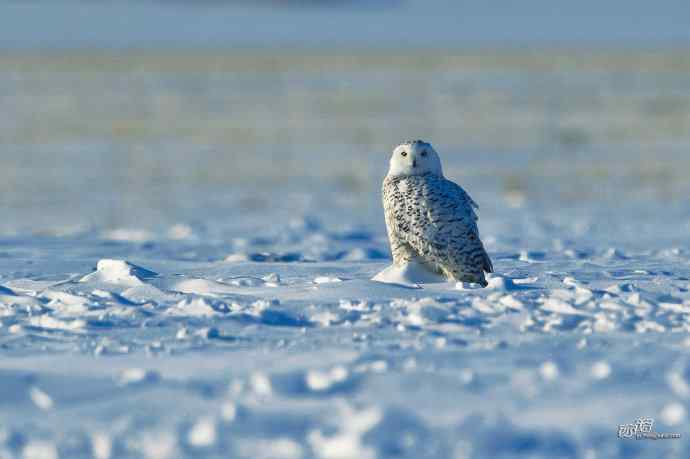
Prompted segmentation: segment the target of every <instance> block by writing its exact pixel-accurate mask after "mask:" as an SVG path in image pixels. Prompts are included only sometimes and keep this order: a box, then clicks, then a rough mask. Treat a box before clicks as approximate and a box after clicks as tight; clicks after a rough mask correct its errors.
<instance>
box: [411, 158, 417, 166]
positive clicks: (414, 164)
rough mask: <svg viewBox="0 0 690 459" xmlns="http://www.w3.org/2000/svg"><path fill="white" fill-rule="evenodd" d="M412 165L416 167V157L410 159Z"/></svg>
mask: <svg viewBox="0 0 690 459" xmlns="http://www.w3.org/2000/svg"><path fill="white" fill-rule="evenodd" d="M412 167H417V160H416V159H413V160H412Z"/></svg>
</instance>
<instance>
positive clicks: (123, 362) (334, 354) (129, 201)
mask: <svg viewBox="0 0 690 459" xmlns="http://www.w3.org/2000/svg"><path fill="white" fill-rule="evenodd" d="M123 53H124V57H121V59H123V61H122V62H127V59H129V58H128V57H127V55H126V52H123ZM487 53H488V51H487ZM631 53H633V52H632V51H631ZM199 54H200V55H196V54H194V55H193V56H187V57H186V58H184V59H182V58H180V59H181V60H180V61H178V60H177V57H176V56H177V55H176V54H174V53H172V54H171V55H170V56H168V57H160V56H156V55H155V52H152V53H151V54H146V55H145V56H144V58H141V59H140V60H137V61H136V62H138V63H137V64H136V65H135V66H133V67H132V68H134V70H117V69H118V68H121V67H122V68H124V67H126V68H127V69H130V67H129V65H124V64H122V63H121V62H120V61H119V59H120V57H118V58H117V59H114V60H113V61H109V62H111V64H112V65H111V67H113V69H111V68H110V67H108V66H104V68H103V70H102V71H100V70H99V71H98V72H91V71H88V72H85V71H81V70H79V69H77V70H74V71H72V68H71V67H70V66H71V65H91V64H85V63H83V62H82V61H81V60H80V59H82V58H79V59H76V60H77V61H78V62H82V63H81V64H79V63H78V62H77V63H76V64H65V63H61V61H59V60H51V59H57V58H55V57H51V56H48V55H45V56H41V57H40V59H39V58H36V59H38V60H32V59H31V58H28V57H27V58H26V59H27V61H26V62H25V61H18V62H17V65H7V66H5V65H3V66H0V67H1V68H2V69H11V70H8V71H5V70H0V85H1V86H2V88H3V94H4V95H6V96H7V97H5V98H4V99H3V101H2V103H3V105H2V106H3V110H0V130H2V135H3V138H5V137H4V135H5V134H11V136H10V137H12V136H14V137H12V138H15V140H16V145H15V144H14V143H12V142H14V141H10V142H6V143H4V144H3V152H6V153H1V154H0V156H2V167H0V177H1V178H2V180H0V187H1V188H2V189H1V190H0V199H2V203H1V204H2V206H1V207H2V215H3V219H2V221H1V222H0V457H2V458H3V459H4V458H5V457H7V458H12V459H15V458H21V459H23V458H25V457H37V458H38V457H40V458H60V459H63V458H87V457H95V458H98V459H120V458H161V459H163V458H185V457H233V458H271V459H274V458H286V459H293V458H294V459H296V458H302V459H309V458H348V459H349V458H351V457H357V458H366V457H370V458H386V459H387V458H398V457H400V458H443V459H445V458H494V457H495V458H505V457H533V458H581V457H582V458H594V457H596V458H609V457H610V458H618V459H622V458H627V457H636V458H647V457H649V458H655V457H690V454H689V452H690V438H689V437H688V435H687V431H688V430H687V427H688V425H689V419H690V418H689V416H690V415H689V413H690V358H689V356H688V350H689V349H690V338H688V336H689V332H690V250H688V247H690V238H689V236H688V234H689V233H688V221H689V219H690V217H689V216H690V203H689V202H688V199H687V197H688V196H690V181H688V180H687V171H688V170H690V161H689V160H688V158H689V157H688V155H687V151H688V143H687V142H686V141H685V140H682V139H681V140H678V138H674V139H671V138H667V136H668V133H669V132H670V131H672V130H673V129H674V128H673V126H684V124H682V123H683V122H686V120H687V113H688V108H687V107H689V105H688V101H687V98H686V99H683V98H682V97H677V98H675V97H674V98H671V99H673V100H668V101H667V97H668V94H679V95H682V94H688V91H687V85H688V83H687V81H688V79H687V72H686V71H685V67H687V65H685V64H683V62H682V60H679V59H669V64H668V68H665V70H664V71H663V72H656V71H655V70H654V68H655V67H654V66H655V65H657V64H655V62H657V60H656V59H658V60H659V61H661V60H663V59H664V58H663V56H664V55H663V54H661V55H657V54H656V52H655V53H650V54H649V55H647V54H644V55H641V56H640V60H641V61H640V62H642V64H639V65H643V66H645V67H644V68H643V71H639V72H636V71H634V70H635V69H638V70H640V69H639V68H638V67H635V66H636V65H638V64H636V63H635V62H636V61H635V59H636V56H637V55H635V54H634V53H633V54H631V56H632V57H626V56H627V54H626V55H625V56H619V57H620V59H622V62H620V61H617V60H616V59H612V60H609V59H606V58H603V57H596V58H587V57H578V58H577V59H582V62H583V66H582V67H583V68H584V69H585V70H578V69H575V67H576V66H574V65H573V66H572V68H569V69H570V70H572V71H567V72H560V71H554V69H555V67H554V63H555V62H560V59H561V56H560V54H558V53H557V54H555V55H554V57H552V58H543V59H546V60H541V59H542V57H541V55H536V54H535V55H530V56H529V57H528V59H527V61H526V63H525V64H524V66H522V65H519V66H515V65H516V64H513V63H512V62H513V57H511V56H512V54H510V53H508V56H507V57H501V56H494V55H491V54H487V56H484V55H483V54H482V53H478V54H477V55H476V56H470V57H467V56H465V57H463V56H458V57H457V62H458V63H454V62H455V61H454V60H453V59H455V58H453V59H450V60H449V59H447V58H446V57H444V58H443V59H441V58H436V57H434V56H433V55H425V57H424V62H429V69H428V70H426V69H420V70H419V71H420V73H419V75H417V74H414V77H412V76H410V73H409V65H410V64H409V61H408V59H407V57H405V58H403V57H398V58H391V57H386V56H383V55H381V56H379V55H375V58H372V57H371V56H369V57H367V56H364V57H361V58H357V59H354V58H353V59H352V63H348V62H349V60H348V59H345V60H343V62H340V61H338V62H339V64H338V65H333V66H332V67H333V68H334V69H335V70H328V69H327V67H330V66H331V63H333V62H334V61H333V60H331V59H335V58H331V57H328V58H325V57H324V58H322V59H326V61H319V60H318V59H317V58H313V57H304V58H303V59H304V61H302V58H299V59H293V58H289V57H283V56H277V57H276V58H275V60H273V58H271V59H267V58H261V59H260V58H255V57H251V56H250V55H249V54H248V55H247V56H242V57H241V58H240V57H237V59H239V62H238V63H235V60H234V59H235V57H233V56H223V55H214V54H209V56H210V57H209V56H206V57H205V56H204V55H202V54H204V53H199ZM88 56H91V55H88ZM118 56H119V54H118ZM492 56H493V57H492ZM645 56H646V57H645ZM379 58H381V59H379ZM0 59H3V63H5V62H8V61H7V59H9V60H12V59H15V58H12V56H5V57H2V58H0ZM16 59H18V58H16ZM43 59H46V60H48V61H49V62H51V64H50V65H49V66H48V67H50V66H55V68H52V67H50V68H46V67H44V65H48V64H41V62H42V60H43ZM99 59H100V57H99ZM185 59H189V60H190V61H186V60H185ZM253 59H258V61H254V60H253ZM396 59H399V61H400V62H401V64H396V62H398V61H397V60H396ZM514 59H515V60H516V61H518V62H519V59H522V58H519V57H515V58H514ZM549 59H552V60H549ZM648 59H652V61H649V60H648ZM379 60H382V63H381V64H379ZM12 62H15V61H12ZM70 62H72V60H70ZM99 62H100V61H99ZM119 62H120V63H119ZM190 62H191V63H190ZM324 62H326V64H324ZM578 62H579V61H578ZM650 62H651V63H650ZM269 64H270V65H269ZM398 65H403V66H404V70H402V71H401V69H400V68H399V67H398ZM484 65H486V66H487V67H482V66H484ZM683 65H685V67H683ZM197 66H198V67H197ZM274 66H275V68H277V69H278V71H274ZM300 66H304V67H305V68H306V70H305V69H304V68H301V67H300ZM371 66H373V67H371ZM609 66H612V67H609ZM676 66H680V67H676ZM499 67H500V71H498V70H497V69H499ZM577 67H579V66H577ZM176 68H180V69H182V71H179V72H177V71H176V70H174V69H176ZM677 68H680V69H681V70H674V69H677ZM67 69H70V71H66V70H67ZM236 69H242V71H235V70H236ZM262 69H263V70H262ZM266 69H269V70H266ZM322 70H323V71H322ZM329 72H331V73H329ZM674 72H678V73H674ZM343 75H345V76H346V77H347V78H345V79H343ZM343 81H347V82H348V84H347V85H343ZM602 81H604V83H602ZM350 82H351V84H352V85H353V88H349V85H350ZM660 82H661V83H660ZM239 86H241V87H242V88H244V89H245V90H246V91H236V90H235V89H236V88H237V87H239ZM124 87H127V91H122V88H124ZM267 87H269V88H270V89H271V90H269V91H266V88H267ZM400 87H405V88H407V89H406V90H408V91H410V100H411V101H412V103H413V105H414V107H415V108H414V110H401V109H400V104H399V97H400V91H399V88H400ZM536 87H538V88H539V91H540V94H542V93H541V91H544V92H543V96H544V97H532V96H533V95H534V93H533V91H535V89H534V88H536ZM200 88H201V89H203V88H208V91H207V90H206V89H204V90H203V91H202V90H201V89H200ZM313 88H321V89H319V90H318V91H317V93H314V92H313V91H316V89H313ZM389 88H390V89H389ZM420 88H421V89H420ZM130 89H131V91H130ZM362 91H364V93H365V94H364V96H362V97H361V100H360V99H359V98H357V97H355V96H357V95H361V92H362ZM368 91H370V92H368ZM530 91H532V92H530ZM568 91H574V92H568ZM666 91H667V92H666ZM629 93H632V95H631V97H628V96H629ZM130 94H131V95H130ZM314 94H316V95H314ZM230 95H232V97H231V100H228V99H227V98H226V96H227V97H230ZM297 95H299V97H297ZM3 97H4V96H3ZM332 97H335V99H333V98H332ZM190 101H193V102H190ZM417 101H419V102H420V103H419V104H417ZM452 101H457V105H455V102H452ZM540 101H541V102H540ZM197 103H198V106H197ZM350 103H352V104H353V105H352V106H350V105H349V104H350ZM204 104H206V105H204ZM343 104H345V106H343ZM358 104H361V107H366V112H365V113H364V114H367V116H360V115H362V114H363V113H362V112H361V111H362V110H364V109H362V108H359V109H358V108H357V106H359V105H358ZM511 104H512V105H511ZM542 104H543V105H542ZM621 104H623V105H621ZM625 104H627V105H625ZM665 104H667V105H665ZM684 104H685V105H684ZM68 106H69V107H72V106H73V107H74V109H75V110H76V112H75V113H73V114H72V113H67V114H66V113H65V107H68ZM7 107H9V108H7ZM175 107H178V108H175ZM204 107H206V108H204ZM226 107H227V108H226ZM230 107H231V108H230ZM372 107H375V108H377V109H381V110H383V111H384V112H383V113H382V114H381V115H380V116H379V115H376V116H373V115H372V113H371V112H370V110H373V108H372ZM386 107H391V108H389V109H386ZM684 107H685V108H684ZM209 108H212V110H207V109H209ZM252 109H256V110H255V111H252ZM118 110H121V111H118ZM138 110H141V112H139V111H138ZM351 110H352V111H351ZM357 110H360V112H357ZM386 110H388V111H386ZM561 110H562V111H563V113H562V114H561V113H560V111H561ZM652 112H653V114H650V113H652ZM676 112H677V113H678V114H676V115H674V113H676ZM43 113H48V114H50V115H51V116H49V117H48V118H50V119H53V120H61V121H60V122H59V123H58V122H57V121H53V123H54V125H51V124H50V123H47V124H48V125H45V124H44V123H40V122H37V121H36V120H37V119H38V118H36V117H37V116H39V115H40V119H41V120H43V119H44V116H43ZM142 113H145V114H146V116H145V117H143V119H139V118H141V117H140V116H139V115H141V114H142ZM210 113H216V114H217V116H218V118H212V117H210V115H209V114H210ZM15 114H17V116H15ZM36 114H39V115H36ZM476 114H482V116H475V115H476ZM506 114H509V116H508V115H506ZM523 114H524V116H523ZM207 115H208V116H207ZM240 115H241V116H240ZM369 115H372V116H369ZM214 116H216V115H214ZM675 116H677V117H678V118H673V117H675ZM264 117H266V118H269V119H268V120H266V119H264ZM657 118H658V119H657ZM70 120H71V121H70ZM123 120H131V123H132V125H129V124H127V125H126V126H124V127H123V126H121V124H122V123H124V121H123ZM416 120H433V123H431V124H434V125H436V123H438V126H437V127H434V128H429V129H431V130H430V132H429V134H428V135H429V136H430V137H431V138H430V139H429V140H431V141H433V142H434V144H435V145H437V146H438V149H439V151H440V153H441V155H442V157H443V159H444V162H445V164H444V166H445V170H446V171H447V174H448V175H449V176H450V177H451V178H453V179H455V180H457V181H458V182H460V183H461V184H462V185H463V187H464V188H465V189H467V190H468V191H469V192H470V193H471V195H472V196H473V198H474V199H475V200H476V201H477V202H478V203H479V205H480V210H479V217H480V219H479V228H480V233H481V236H482V240H483V241H484V242H485V244H486V247H487V250H488V252H489V253H490V255H491V257H492V260H493V262H494V266H495V269H496V273H494V274H492V275H490V276H488V278H487V280H488V282H489V285H488V287H487V288H480V287H479V286H478V285H472V284H462V283H455V282H448V281H447V280H446V279H443V278H440V277H439V276H435V275H433V274H431V273H429V272H428V271H426V270H424V269H423V267H420V266H418V265H417V266H415V265H414V264H412V265H407V266H401V267H396V266H391V260H390V253H389V249H388V246H387V241H386V233H385V226H384V222H383V211H382V209H381V203H380V181H381V178H382V176H383V174H384V173H385V171H386V162H387V151H386V149H387V148H389V146H388V144H390V143H391V142H395V141H398V140H399V139H398V137H401V136H403V135H404V136H407V135H408V134H409V135H411V134H412V132H413V131H415V127H416V128H419V131H420V134H419V135H420V136H421V135H427V134H424V133H425V132H427V131H425V129H426V128H424V127H423V126H422V125H421V124H414V123H418V122H419V123H422V121H416ZM654 120H656V121H654ZM671 120H675V121H674V122H670V121H671ZM63 121H64V123H63ZM68 121H69V122H68ZM426 122H427V121H423V123H426ZM118 123H119V124H118ZM137 123H141V124H137ZM243 123H246V124H243ZM281 123H282V124H281ZM487 123H488V124H487ZM541 123H546V124H541ZM548 123H552V124H553V125H551V124H548ZM621 123H623V124H621ZM628 123H630V125H628ZM15 124H16V125H17V126H19V127H21V129H19V128H17V129H15V128H13V127H12V126H15ZM175 126H184V127H185V128H184V129H180V130H179V131H180V132H181V133H182V134H181V133H180V132H178V130H177V129H174V127H175ZM258 126H260V127H261V129H259V128H258ZM396 126H400V128H396ZM668 126H670V127H668ZM626 127H627V128H626ZM78 129H84V130H85V132H84V133H81V131H80V132H79V133H77V134H74V135H73V134H71V133H72V132H73V131H74V130H78ZM565 129H571V130H572V129H576V130H578V129H579V130H582V132H583V134H582V136H583V137H585V139H586V140H585V141H584V143H582V144H578V146H572V145H571V146H564V145H562V144H561V143H559V141H558V140H557V139H559V138H561V137H559V136H561V134H562V131H563V130H565ZM114 130H117V132H118V134H117V135H114V134H113V135H111V134H107V135H106V134H103V133H104V132H107V133H110V132H113V131H114ZM676 130H677V131H678V132H680V131H682V129H676ZM578 132H579V131H578ZM683 132H684V131H683ZM259 134H260V135H259ZM72 135H73V136H72ZM679 135H680V134H679ZM70 136H72V137H70ZM348 136H349V137H348ZM34 137H35V139H34ZM341 137H342V138H344V139H345V140H342V143H338V142H341V141H339V140H335V139H340V138H341ZM621 137H624V139H623V140H621ZM402 138H404V137H402ZM32 139H33V140H32ZM304 139H308V141H307V140H304ZM366 139H373V140H371V143H367V142H368V141H367V140H366ZM553 139H556V140H553ZM617 139H618V140H617ZM312 141H313V143H312ZM482 142H484V143H482ZM535 142H536V143H535ZM683 142H686V143H683ZM343 158H347V160H346V161H344V160H343ZM29 164H30V165H31V166H30V167H29V166H28V165H29ZM642 416H645V417H647V416H648V417H652V418H654V420H655V424H654V429H655V430H656V431H658V432H661V433H664V432H668V433H674V432H677V433H681V434H683V436H682V438H680V439H676V440H659V441H654V442H652V441H643V440H640V441H637V440H635V441H624V440H621V439H618V438H617V437H616V432H617V427H618V425H620V424H628V423H633V422H635V420H636V419H638V418H640V417H642Z"/></svg>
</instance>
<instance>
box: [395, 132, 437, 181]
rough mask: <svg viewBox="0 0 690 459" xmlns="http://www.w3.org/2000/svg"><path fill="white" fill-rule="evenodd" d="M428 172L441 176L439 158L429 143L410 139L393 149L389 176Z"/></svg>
mask: <svg viewBox="0 0 690 459" xmlns="http://www.w3.org/2000/svg"><path fill="white" fill-rule="evenodd" d="M428 173H431V174H434V175H438V176H441V177H443V170H442V168H441V158H439V157H438V153H436V150H434V147H432V146H431V144H430V143H426V142H424V141H422V140H412V141H408V142H403V143H401V144H400V145H398V146H397V147H395V149H393V156H391V161H390V168H389V169H388V175H389V176H392V177H405V176H410V175H422V174H428Z"/></svg>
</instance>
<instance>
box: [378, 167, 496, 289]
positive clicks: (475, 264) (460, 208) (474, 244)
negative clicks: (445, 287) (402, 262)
mask: <svg viewBox="0 0 690 459" xmlns="http://www.w3.org/2000/svg"><path fill="white" fill-rule="evenodd" d="M389 188H391V187H389ZM389 193H392V194H393V196H391V197H392V198H393V199H389V200H388V201H389V203H388V206H389V207H391V209H389V210H388V212H389V213H390V214H391V217H392V218H390V220H391V224H392V226H393V228H392V229H393V231H395V233H396V234H397V236H398V237H400V238H401V239H403V240H404V241H405V242H406V243H407V244H409V245H410V246H411V247H412V248H413V249H414V250H415V251H416V252H417V253H418V254H419V255H420V256H421V257H422V258H424V259H425V260H426V261H428V262H431V263H433V264H435V265H437V266H438V267H439V268H441V269H442V270H443V271H446V272H447V273H448V274H452V275H453V277H455V278H456V279H458V280H467V281H472V282H478V283H481V284H485V283H486V281H485V279H484V274H483V273H484V271H486V272H493V266H492V263H491V259H490V258H489V255H488V254H487V253H486V250H485V249H484V246H483V244H482V242H481V240H480V239H479V230H478V228H477V214H476V212H475V209H476V208H478V206H477V204H476V203H475V202H474V201H473V200H472V198H470V196H469V195H468V194H467V193H466V192H465V190H463V189H462V187H460V186H459V185H457V184H455V183H453V182H451V181H449V180H446V179H444V178H442V177H437V176H429V175H424V176H412V177H407V178H404V179H401V180H399V181H398V182H397V183H394V184H393V187H392V188H391V189H390V191H389Z"/></svg>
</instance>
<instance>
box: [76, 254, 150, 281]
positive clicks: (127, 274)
mask: <svg viewBox="0 0 690 459" xmlns="http://www.w3.org/2000/svg"><path fill="white" fill-rule="evenodd" d="M157 275H158V274H156V273H154V272H153V271H149V270H148V269H144V268H142V267H140V266H137V265H135V264H132V263H130V262H128V261H125V260H110V259H103V260H99V262H98V264H97V265H96V271H95V272H93V273H91V274H87V275H86V276H84V277H82V278H81V279H80V280H79V282H105V283H108V284H117V285H124V286H126V287H138V286H141V285H144V281H146V280H148V279H151V278H152V277H155V276H157Z"/></svg>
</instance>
